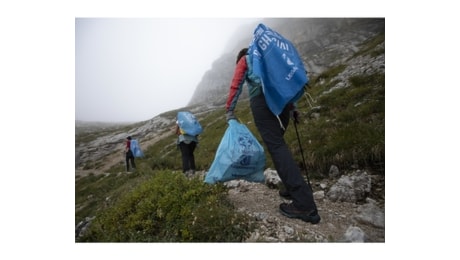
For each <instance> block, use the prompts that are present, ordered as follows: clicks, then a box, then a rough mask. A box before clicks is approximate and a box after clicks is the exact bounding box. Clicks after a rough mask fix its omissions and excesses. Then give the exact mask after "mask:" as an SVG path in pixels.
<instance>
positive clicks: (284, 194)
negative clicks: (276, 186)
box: [278, 190, 292, 200]
mask: <svg viewBox="0 0 460 260" xmlns="http://www.w3.org/2000/svg"><path fill="white" fill-rule="evenodd" d="M278 193H279V195H280V196H281V197H283V198H284V199H287V200H292V197H291V194H289V192H288V191H287V190H280V191H279V192H278Z"/></svg>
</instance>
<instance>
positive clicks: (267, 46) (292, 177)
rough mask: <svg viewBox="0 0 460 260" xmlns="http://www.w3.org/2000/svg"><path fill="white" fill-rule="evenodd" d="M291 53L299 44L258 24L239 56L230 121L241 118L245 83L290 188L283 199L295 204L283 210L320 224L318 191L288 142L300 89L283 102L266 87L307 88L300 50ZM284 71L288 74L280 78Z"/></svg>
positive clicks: (254, 112)
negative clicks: (239, 109) (286, 135)
mask: <svg viewBox="0 0 460 260" xmlns="http://www.w3.org/2000/svg"><path fill="white" fill-rule="evenodd" d="M292 49H294V46H292V44H291V43H290V42H289V41H287V40H286V39H284V38H283V37H282V36H280V35H279V34H277V33H276V32H274V31H273V30H271V29H270V28H268V27H266V26H264V25H263V24H259V26H258V27H257V28H256V30H255V31H254V38H253V41H252V43H251V45H250V46H249V48H243V49H241V50H240V52H239V53H238V55H237V59H236V68H235V71H234V75H233V79H232V81H231V86H230V91H229V95H228V98H227V102H226V105H225V108H226V119H227V122H229V123H231V122H232V120H236V116H235V113H234V110H235V107H236V104H237V102H238V97H239V95H240V94H241V92H242V88H243V84H244V82H246V83H247V86H248V91H249V97H250V107H251V110H252V115H253V117H254V122H255V125H256V127H257V129H258V131H259V132H260V135H261V137H262V139H263V141H264V143H265V145H266V147H267V149H268V152H269V153H270V155H271V158H272V160H273V164H274V166H275V168H276V171H277V172H278V175H279V176H280V178H281V181H282V182H283V184H284V186H285V188H286V191H285V192H280V196H283V197H285V198H288V199H291V200H292V203H281V204H280V206H279V210H280V212H281V213H282V214H283V215H285V216H287V217H290V218H299V219H302V220H303V221H305V222H310V223H312V224H317V223H319V222H320V220H321V217H320V216H319V214H318V210H317V207H316V203H315V201H314V198H313V192H312V190H311V187H310V186H309V185H307V183H306V182H305V180H304V178H303V177H302V174H301V172H300V169H299V167H298V165H297V163H296V162H295V160H294V157H293V155H292V153H291V151H290V150H289V147H288V146H287V144H286V142H285V140H284V133H285V131H286V129H287V126H288V123H289V118H290V117H291V115H292V116H293V119H294V120H298V116H299V113H298V111H297V110H296V107H295V100H296V98H298V92H299V90H294V91H292V93H291V94H289V95H283V93H281V94H282V95H281V96H283V98H285V99H282V98H281V97H277V96H276V94H273V91H272V90H273V89H271V90H268V91H267V90H266V89H264V88H267V87H270V88H280V89H281V88H282V87H296V88H299V89H300V88H301V87H303V85H304V84H306V76H305V75H300V74H301V73H303V74H305V70H304V68H303V64H302V63H301V61H300V63H299V60H300V58H299V57H296V56H295V55H297V52H296V51H295V52H292V51H291V50H292ZM294 50H295V49H294ZM270 55H275V56H270ZM276 55H279V57H277V56H276ZM267 60H268V61H267ZM273 68H274V69H273ZM284 72H285V73H287V74H285V75H280V74H277V73H284ZM267 73H270V74H271V75H267ZM291 80H293V81H291ZM299 85H302V86H300V87H299ZM275 90H276V89H275ZM300 91H301V90H300ZM281 92H282V91H281ZM273 102H275V103H276V104H273Z"/></svg>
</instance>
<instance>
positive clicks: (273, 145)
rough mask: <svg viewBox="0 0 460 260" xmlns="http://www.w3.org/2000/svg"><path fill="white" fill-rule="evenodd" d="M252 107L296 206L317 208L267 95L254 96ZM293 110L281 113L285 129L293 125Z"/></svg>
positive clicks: (285, 110)
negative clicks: (267, 99)
mask: <svg viewBox="0 0 460 260" xmlns="http://www.w3.org/2000/svg"><path fill="white" fill-rule="evenodd" d="M251 110H252V114H253V116H254V122H255V124H256V127H257V129H258V130H259V133H260V135H261V136H262V139H263V141H264V143H265V145H266V146H267V149H268V152H269V153H270V155H271V157H272V160H273V164H274V165H275V168H276V171H277V172H278V175H279V176H280V178H281V181H282V182H283V184H284V186H285V187H286V190H287V191H288V192H289V194H290V195H291V197H292V199H293V204H294V206H295V207H296V208H297V209H299V210H314V209H316V204H315V201H314V199H313V193H312V190H311V188H310V186H308V185H307V183H306V182H305V180H304V178H303V176H302V174H301V172H300V169H299V167H298V166H297V163H296V162H295V160H294V157H293V156H292V153H291V151H290V150H289V147H288V146H287V144H286V142H285V141H284V130H283V129H282V128H281V125H280V121H279V120H278V119H277V118H276V116H275V115H274V114H273V113H272V112H271V111H270V109H269V108H268V106H267V103H266V102H265V97H264V95H263V94H262V95H258V96H256V97H253V98H251ZM289 112H290V111H289V108H288V107H287V106H286V108H285V109H284V110H283V112H282V113H281V114H280V115H279V118H280V119H281V122H282V123H283V126H284V128H285V129H287V126H288V124H289Z"/></svg>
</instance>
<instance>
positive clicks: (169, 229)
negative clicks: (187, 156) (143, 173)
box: [80, 171, 250, 242]
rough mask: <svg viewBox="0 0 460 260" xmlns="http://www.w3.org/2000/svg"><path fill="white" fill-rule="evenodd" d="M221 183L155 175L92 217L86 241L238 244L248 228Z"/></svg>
mask: <svg viewBox="0 0 460 260" xmlns="http://www.w3.org/2000/svg"><path fill="white" fill-rule="evenodd" d="M225 195H226V188H225V186H223V185H222V184H218V185H208V184H206V183H204V182H203V181H202V179H200V178H198V177H196V178H192V179H187V178H186V177H185V176H184V175H183V174H182V173H177V172H170V171H160V172H158V173H156V174H155V175H154V176H153V177H151V178H150V179H149V180H147V181H145V182H144V183H142V184H141V185H139V186H138V187H136V188H135V189H134V190H132V191H131V192H129V193H127V194H125V195H124V196H123V197H121V198H120V200H119V201H118V202H117V203H116V204H114V205H113V206H111V207H109V208H107V209H106V210H104V211H102V212H100V213H99V214H98V215H96V218H95V219H94V220H93V222H92V224H91V225H90V228H89V231H88V232H87V234H86V235H85V236H83V237H82V238H81V239H80V241H86V242H241V241H243V240H244V238H245V237H246V235H247V234H248V232H249V230H250V227H249V226H248V224H247V223H248V220H247V217H246V216H245V215H241V214H239V213H236V211H235V210H234V208H233V207H232V205H231V204H230V203H229V202H228V201H227V199H226V196H225Z"/></svg>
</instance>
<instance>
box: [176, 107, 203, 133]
mask: <svg viewBox="0 0 460 260" xmlns="http://www.w3.org/2000/svg"><path fill="white" fill-rule="evenodd" d="M177 124H178V125H179V128H180V131H181V134H188V135H191V136H197V135H199V134H201V133H202V132H203V127H201V125H200V122H198V120H197V119H196V117H195V115H193V114H192V113H190V112H188V111H181V112H179V113H177Z"/></svg>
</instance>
